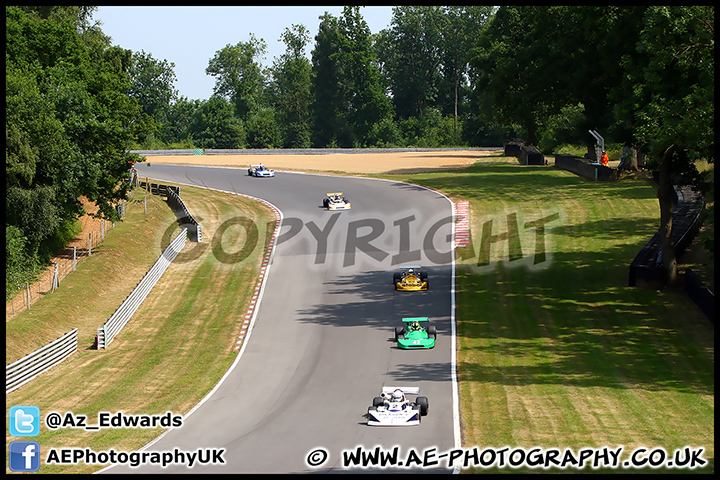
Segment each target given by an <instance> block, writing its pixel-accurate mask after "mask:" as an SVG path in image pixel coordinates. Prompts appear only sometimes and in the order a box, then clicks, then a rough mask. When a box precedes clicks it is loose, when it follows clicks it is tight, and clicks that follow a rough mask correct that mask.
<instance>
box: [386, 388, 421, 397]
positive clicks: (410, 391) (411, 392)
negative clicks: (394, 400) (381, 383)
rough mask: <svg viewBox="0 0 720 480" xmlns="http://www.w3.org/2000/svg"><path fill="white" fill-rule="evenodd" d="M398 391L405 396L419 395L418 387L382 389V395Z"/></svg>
mask: <svg viewBox="0 0 720 480" xmlns="http://www.w3.org/2000/svg"><path fill="white" fill-rule="evenodd" d="M398 389H400V390H401V391H402V392H403V393H404V394H407V395H417V394H419V393H420V387H382V393H392V392H394V391H395V390H398Z"/></svg>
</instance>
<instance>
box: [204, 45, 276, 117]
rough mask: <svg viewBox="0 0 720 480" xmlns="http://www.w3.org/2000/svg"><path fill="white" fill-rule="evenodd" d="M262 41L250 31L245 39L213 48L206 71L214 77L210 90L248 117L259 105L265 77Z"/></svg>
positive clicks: (240, 114)
mask: <svg viewBox="0 0 720 480" xmlns="http://www.w3.org/2000/svg"><path fill="white" fill-rule="evenodd" d="M266 50H267V45H266V44H265V41H264V40H263V39H262V38H261V39H259V40H258V39H257V38H255V35H253V34H250V40H249V41H247V42H238V44H237V45H230V44H228V45H226V46H225V47H224V48H222V49H220V50H218V51H217V52H215V56H214V57H213V58H212V59H210V62H209V63H208V66H207V68H206V69H205V73H207V74H208V75H211V76H213V77H215V87H214V89H213V94H214V95H217V96H220V97H222V98H225V99H227V100H229V101H231V102H232V103H233V105H234V106H235V115H236V116H237V117H238V118H240V119H241V120H242V121H247V120H248V119H250V117H252V115H253V114H255V113H256V112H257V111H258V110H259V109H260V107H261V98H262V94H263V89H264V83H265V79H264V77H263V74H262V68H261V67H260V63H259V62H258V60H259V59H261V58H262V57H263V55H265V52H266Z"/></svg>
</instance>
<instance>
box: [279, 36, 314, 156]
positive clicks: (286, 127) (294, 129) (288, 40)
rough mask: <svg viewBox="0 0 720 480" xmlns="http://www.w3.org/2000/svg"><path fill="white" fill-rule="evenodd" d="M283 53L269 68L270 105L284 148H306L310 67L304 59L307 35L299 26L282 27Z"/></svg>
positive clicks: (307, 145)
mask: <svg viewBox="0 0 720 480" xmlns="http://www.w3.org/2000/svg"><path fill="white" fill-rule="evenodd" d="M282 40H283V42H284V43H285V46H286V50H285V53H284V54H283V55H281V57H280V59H279V60H277V61H276V62H275V63H274V65H273V68H272V74H273V82H272V91H273V99H274V101H273V103H274V104H275V106H276V109H277V111H278V114H279V117H280V123H281V128H282V129H283V131H284V134H283V136H284V142H283V143H284V145H285V147H288V148H309V147H310V85H311V67H310V62H309V61H308V59H307V58H305V47H306V46H307V44H308V43H309V42H310V34H309V32H308V30H307V29H306V28H305V27H304V26H303V25H293V26H292V28H286V29H285V31H284V32H283V34H282Z"/></svg>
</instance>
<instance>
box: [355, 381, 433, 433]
mask: <svg viewBox="0 0 720 480" xmlns="http://www.w3.org/2000/svg"><path fill="white" fill-rule="evenodd" d="M419 393H420V387H383V388H382V393H381V394H380V396H379V397H375V398H373V404H372V407H368V412H367V424H368V425H372V426H386V427H409V426H413V425H420V418H421V417H424V416H425V415H427V414H428V408H429V407H430V405H429V402H428V398H427V397H421V396H418V397H417V398H416V399H415V401H414V402H411V401H410V400H408V399H407V397H406V395H418V394H419Z"/></svg>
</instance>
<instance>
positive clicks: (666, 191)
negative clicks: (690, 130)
mask: <svg viewBox="0 0 720 480" xmlns="http://www.w3.org/2000/svg"><path fill="white" fill-rule="evenodd" d="M674 152H675V145H671V146H669V147H668V148H667V150H665V152H664V153H663V157H662V160H661V162H660V179H659V187H658V193H657V195H658V201H659V202H660V247H661V249H662V262H663V268H664V270H665V281H666V284H667V285H668V286H669V287H672V286H675V285H676V283H677V279H678V278H677V277H678V275H677V258H676V256H675V245H674V243H673V240H672V209H673V206H672V191H673V186H672V181H671V179H670V173H671V165H672V156H673V154H674Z"/></svg>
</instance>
